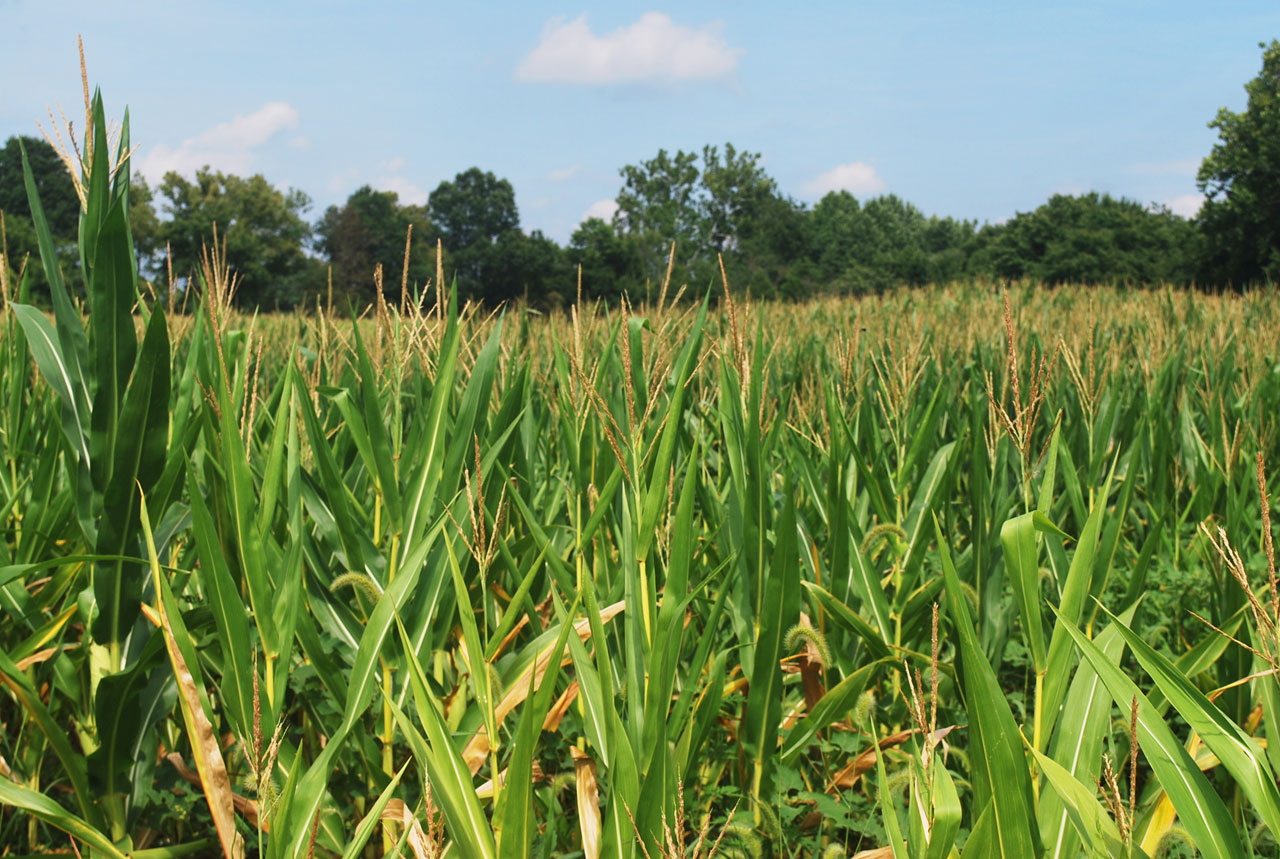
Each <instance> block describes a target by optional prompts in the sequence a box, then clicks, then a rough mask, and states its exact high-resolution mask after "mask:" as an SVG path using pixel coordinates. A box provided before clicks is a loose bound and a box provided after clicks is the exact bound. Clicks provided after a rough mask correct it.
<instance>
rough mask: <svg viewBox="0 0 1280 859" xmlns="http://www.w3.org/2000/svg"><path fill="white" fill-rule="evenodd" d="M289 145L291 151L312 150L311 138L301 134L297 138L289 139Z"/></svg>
mask: <svg viewBox="0 0 1280 859" xmlns="http://www.w3.org/2000/svg"><path fill="white" fill-rule="evenodd" d="M287 145H288V146H289V148H290V149H310V148H311V138H310V137H307V136H306V135H305V134H299V135H298V136H297V137H291V138H289V142H288V144H287Z"/></svg>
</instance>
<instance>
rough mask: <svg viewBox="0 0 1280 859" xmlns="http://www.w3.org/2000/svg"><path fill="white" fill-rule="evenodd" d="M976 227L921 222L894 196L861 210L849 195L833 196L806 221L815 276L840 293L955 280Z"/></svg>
mask: <svg viewBox="0 0 1280 859" xmlns="http://www.w3.org/2000/svg"><path fill="white" fill-rule="evenodd" d="M975 230H976V225H975V224H974V223H972V222H970V221H958V220H956V219H954V218H939V217H937V216H928V217H926V216H925V215H924V213H923V212H921V211H920V210H919V209H918V208H916V207H915V206H913V205H912V204H910V203H908V202H906V201H905V200H903V199H901V198H900V197H898V196H896V195H894V194H887V195H884V196H881V197H875V198H872V199H871V200H868V201H867V202H866V204H865V205H862V204H860V203H859V202H858V200H857V198H856V197H854V196H853V195H852V194H850V193H849V192H848V191H833V192H831V193H829V194H827V195H826V196H825V197H823V198H822V199H821V200H820V201H819V202H818V205H817V206H815V207H814V210H813V214H812V216H811V220H810V240H809V245H810V247H811V248H812V254H813V260H814V262H815V264H816V265H817V267H818V272H819V276H820V277H821V278H822V279H823V280H826V281H828V282H830V283H832V284H834V285H835V287H836V288H837V289H838V290H841V291H862V290H868V289H887V288H889V287H893V286H899V285H902V284H906V285H909V286H920V285H923V284H926V283H943V282H946V281H949V280H954V279H955V278H957V277H959V276H960V275H961V274H962V273H963V271H964V267H965V262H966V259H967V249H968V245H969V243H970V241H971V240H972V238H973V235H974V232H975Z"/></svg>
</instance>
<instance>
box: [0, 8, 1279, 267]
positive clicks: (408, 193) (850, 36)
mask: <svg viewBox="0 0 1280 859" xmlns="http://www.w3.org/2000/svg"><path fill="white" fill-rule="evenodd" d="M735 6H736V8H734V7H735ZM0 33H4V34H5V40H4V41H5V53H6V56H5V74H4V76H3V78H2V79H0V139H3V138H7V137H8V136H9V135H11V134H18V133H27V134H38V133H39V132H38V130H37V129H36V121H37V120H43V121H44V124H45V126H46V127H48V124H49V123H48V119H47V116H48V115H47V112H46V110H47V107H48V106H54V108H55V111H56V105H58V104H61V105H62V107H63V108H64V109H65V111H66V113H67V115H68V116H69V117H72V118H74V117H75V116H76V115H78V114H79V113H80V107H79V104H80V100H81V97H80V83H79V70H78V68H77V58H76V35H77V34H82V35H83V36H84V39H85V47H86V53H87V58H88V64H89V74H90V78H91V83H92V84H97V85H100V86H101V87H102V90H103V94H104V97H105V99H106V101H107V109H108V112H109V113H111V114H114V115H116V116H118V115H119V113H120V112H121V111H122V109H123V107H124V106H125V105H126V104H127V105H128V106H129V109H130V115H131V119H132V124H133V139H134V142H135V143H138V144H140V145H141V148H140V149H139V151H138V153H137V155H136V158H137V164H138V166H139V168H140V169H141V170H142V172H143V173H144V175H146V176H147V177H148V179H151V180H153V181H154V180H157V179H159V178H160V176H161V175H162V174H163V172H164V171H165V170H168V169H176V170H178V171H179V172H183V173H187V174H190V173H192V172H194V169H195V168H196V167H198V166H200V165H202V164H205V163H208V164H211V165H212V166H214V167H217V168H220V169H223V170H227V171H230V172H235V173H241V174H251V173H262V174H264V175H265V176H266V177H267V178H268V179H269V180H270V181H272V182H273V183H275V184H277V185H280V186H291V187H296V188H300V189H302V190H303V191H305V192H306V193H307V194H309V195H310V196H311V197H312V199H313V200H314V207H313V209H312V210H311V212H310V213H309V215H310V217H311V218H313V219H314V218H318V217H319V216H320V214H321V213H322V212H323V210H324V208H325V207H326V206H328V205H330V204H333V203H341V202H342V201H343V200H344V199H345V198H346V196H347V195H348V194H349V193H350V192H352V191H353V190H355V189H356V188H357V187H359V186H360V185H363V184H366V183H367V184H371V185H373V186H375V187H378V188H384V189H390V190H395V191H397V192H399V193H400V194H401V197H402V199H404V200H406V201H409V202H422V201H424V200H425V198H426V196H427V194H428V193H429V192H430V190H431V189H432V188H434V187H435V186H436V184H437V183H439V182H440V181H441V180H444V179H449V178H452V177H453V176H454V175H455V174H456V173H458V172H460V171H462V170H465V169H467V168H468V167H471V166H473V165H475V166H479V167H481V168H483V169H485V170H492V171H493V172H494V173H496V174H497V175H499V176H502V177H505V178H507V179H509V180H511V182H512V184H513V185H514V186H515V189H516V201H517V205H518V206H519V209H520V215H521V221H522V224H523V225H524V226H525V228H526V229H535V228H536V229H542V230H543V231H544V232H546V233H547V234H548V235H550V236H552V237H553V238H555V239H557V240H559V241H562V242H563V241H565V240H567V238H568V237H569V235H570V233H571V232H572V231H573V229H574V227H575V225H576V224H577V223H578V222H579V221H581V219H582V218H583V216H584V215H585V214H586V213H587V212H589V211H591V212H597V213H602V212H607V211H608V208H609V201H610V200H611V199H612V198H613V197H614V196H615V195H616V193H617V191H618V188H619V187H620V184H621V180H620V178H619V176H618V168H619V167H621V166H622V165H624V164H628V163H637V162H638V161H640V160H642V159H646V158H650V157H652V156H653V155H654V154H656V153H657V151H658V149H659V148H666V149H668V150H675V149H681V148H682V149H686V150H688V149H698V150H700V149H701V147H702V146H703V144H707V143H716V144H723V143H724V142H726V141H728V142H732V143H733V144H734V145H735V146H736V147H738V148H739V149H747V150H750V151H754V152H759V153H761V154H762V155H763V163H764V165H765V167H766V169H767V170H768V172H769V173H770V175H772V176H773V177H774V178H775V179H776V180H777V182H778V184H779V187H780V188H781V189H782V191H783V192H784V193H787V194H790V195H792V196H794V197H795V198H797V199H798V200H802V201H805V202H810V203H812V202H814V201H816V200H817V199H818V198H819V197H820V196H821V195H822V193H823V192H825V191H826V190H829V189H833V188H847V189H849V190H851V191H853V192H854V193H855V194H857V195H858V196H860V197H863V198H865V197H867V196H871V195H874V194H876V193H882V192H883V193H890V192H892V193H896V194H898V195H899V196H901V197H903V198H905V199H907V200H909V201H910V202H912V203H915V204H916V205H917V206H919V207H920V208H921V209H922V210H924V211H925V212H926V213H929V214H939V215H954V216H957V217H963V218H973V219H977V220H980V221H997V220H1000V219H1003V218H1007V217H1010V216H1012V215H1013V214H1014V213H1015V212H1018V211H1026V210H1029V209H1032V208H1035V207H1036V206H1037V205H1039V204H1040V203H1042V202H1044V201H1045V200H1046V199H1047V198H1048V197H1049V195H1051V194H1053V193H1056V192H1067V193H1079V192H1083V191H1086V190H1098V191H1106V192H1110V193H1111V194H1113V195H1119V196H1126V197H1130V198H1133V199H1137V200H1139V201H1142V202H1144V203H1150V202H1160V203H1164V204H1167V205H1170V206H1171V207H1173V208H1174V209H1175V210H1177V211H1179V212H1182V213H1185V214H1190V213H1193V212H1194V211H1195V209H1196V208H1197V206H1198V201H1199V197H1198V195H1197V194H1196V189H1195V170H1196V168H1197V166H1198V164H1199V161H1200V159H1201V158H1203V157H1204V156H1205V155H1206V154H1207V153H1208V152H1209V150H1210V149H1211V147H1212V145H1213V142H1214V140H1215V135H1214V133H1213V132H1212V131H1211V130H1210V129H1208V128H1207V127H1206V123H1207V122H1208V121H1209V120H1210V119H1211V118H1212V117H1213V116H1214V114H1215V112H1216V111H1217V109H1218V108H1219V107H1221V106H1227V107H1231V108H1232V109H1241V108H1242V107H1243V106H1244V102H1245V94H1244V89H1243V85H1244V83H1245V82H1246V81H1248V80H1249V79H1250V78H1252V77H1253V76H1254V75H1256V74H1257V72H1258V69H1259V68H1260V65H1261V52H1260V51H1259V49H1258V42H1260V41H1264V40H1270V39H1272V38H1275V37H1277V36H1280V4H1277V3H1276V2H1274V0H1270V2H1241V3H1225V2H1224V3H1203V2H1186V3H1183V2H1164V3H1157V2H1119V0H1117V1H1116V2H1107V3H1055V4H1048V3H1036V2H1032V3H1028V2H1023V3H1016V4H1000V3H954V2H951V3H901V2H898V3H861V2H841V3H817V2H813V3H807V2H799V0H797V1H796V2H790V3H785V4H780V3H769V4H764V3H758V4H733V5H732V6H731V5H730V4H713V3H703V2H685V3H682V4H679V5H678V6H677V5H674V4H673V5H654V4H653V3H642V4H633V3H610V4H595V5H594V6H588V5H583V4H582V0H579V3H578V4H576V5H572V4H570V5H566V4H563V3H560V4H549V3H541V2H538V3H533V2H530V3H499V2H472V3H450V4H442V3H441V4H435V3H432V4H428V3H408V2H404V3H401V2H396V3H391V2H385V3H355V2H329V1H328V0H307V2H292V0H290V2H273V0H258V2H256V3H243V2H222V3H207V2H206V3H201V4H194V3H187V2H174V0H167V2H136V3H129V2H125V3H103V2H101V0H98V2H80V0H63V2H56V3H55V2H25V0H0Z"/></svg>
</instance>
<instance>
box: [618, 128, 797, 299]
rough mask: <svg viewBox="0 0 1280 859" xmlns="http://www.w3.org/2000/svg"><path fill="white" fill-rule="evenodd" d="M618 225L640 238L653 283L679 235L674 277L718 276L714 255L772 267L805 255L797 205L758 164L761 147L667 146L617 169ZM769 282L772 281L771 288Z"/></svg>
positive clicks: (731, 263)
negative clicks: (750, 149) (671, 152)
mask: <svg viewBox="0 0 1280 859" xmlns="http://www.w3.org/2000/svg"><path fill="white" fill-rule="evenodd" d="M620 172H621V174H622V177H623V180H624V185H623V187H622V189H621V190H620V191H619V192H618V198H617V200H618V213H617V215H616V216H615V224H616V226H617V227H618V228H619V229H620V230H621V231H622V232H623V233H624V234H626V235H628V236H632V237H634V238H635V240H637V242H638V244H639V248H640V253H641V259H642V262H643V266H644V272H645V276H646V277H647V278H648V280H649V281H650V283H651V284H653V283H656V282H659V281H660V280H661V279H662V278H664V277H665V276H666V269H667V255H668V253H669V252H670V248H671V243H672V242H673V241H674V242H675V243H676V260H677V266H676V271H675V273H674V277H675V279H676V282H678V283H683V282H686V281H688V280H692V281H694V282H699V283H701V282H710V281H711V280H716V279H718V278H719V269H718V265H717V257H718V256H721V255H723V257H724V258H725V265H726V268H733V269H735V271H738V272H742V271H744V270H746V269H747V268H749V269H751V271H752V272H753V274H752V275H751V279H752V280H753V282H759V281H761V280H762V279H763V277H764V275H763V274H762V272H765V271H770V272H773V273H774V274H776V273H777V272H778V271H779V270H781V269H782V268H785V267H786V265H787V264H788V263H790V262H792V261H795V260H797V259H800V258H803V257H804V256H805V253H804V250H803V248H802V247H801V246H800V245H801V244H802V242H799V243H798V242H797V239H799V238H800V237H801V233H802V230H800V229H799V218H798V216H799V210H798V208H797V207H796V205H795V204H794V203H793V202H792V201H791V200H788V199H786V198H784V197H782V196H781V195H779V193H778V187H777V183H775V182H774V180H773V179H772V178H770V177H769V175H768V174H767V173H766V172H765V171H764V168H762V167H761V166H760V155H759V154H758V153H753V152H740V151H738V150H737V149H736V148H735V147H734V145H733V144H732V143H726V144H725V146H724V151H723V153H721V151H720V149H719V148H718V147H716V146H704V147H703V148H702V155H701V166H699V156H698V155H697V154H695V153H692V152H683V151H677V152H676V153H675V155H674V156H671V155H668V154H667V151H666V150H665V149H661V150H659V151H658V154H657V156H656V157H655V158H652V159H650V160H648V161H642V162H641V163H640V164H639V165H627V166H626V167H623V168H622V170H621V171H620ZM772 291H773V290H772V288H770V289H769V292H770V293H771V292H772Z"/></svg>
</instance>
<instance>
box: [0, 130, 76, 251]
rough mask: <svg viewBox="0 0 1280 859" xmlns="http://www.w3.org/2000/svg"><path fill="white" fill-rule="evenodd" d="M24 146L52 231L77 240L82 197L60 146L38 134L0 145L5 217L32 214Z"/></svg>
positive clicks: (0, 204)
mask: <svg viewBox="0 0 1280 859" xmlns="http://www.w3.org/2000/svg"><path fill="white" fill-rule="evenodd" d="M20 147H21V148H20ZM23 148H25V149H26V151H27V160H28V162H29V163H30V164H31V174H32V177H33V178H34V179H35V181H36V190H37V191H39V192H40V206H41V208H42V209H44V216H45V219H46V220H47V221H48V222H49V230H50V232H52V233H53V234H54V236H56V237H57V238H59V239H66V240H74V239H75V237H76V235H77V233H79V231H80V198H79V197H78V196H76V189H75V185H74V184H72V182H71V176H70V175H69V174H68V173H67V167H66V165H65V164H63V163H62V159H61V158H60V157H58V152H57V150H56V149H54V148H53V147H52V146H50V145H49V144H48V143H47V142H45V141H44V140H41V139H40V138H38V137H27V136H23V137H21V138H19V137H16V136H15V137H10V138H9V139H8V140H6V141H5V144H4V148H3V149H0V211H3V212H4V213H5V218H6V219H8V218H11V217H13V216H15V215H18V216H21V217H23V218H30V217H31V209H30V207H29V206H28V205H27V188H26V185H25V183H24V182H23V177H22V151H21V150H22V149H23Z"/></svg>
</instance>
